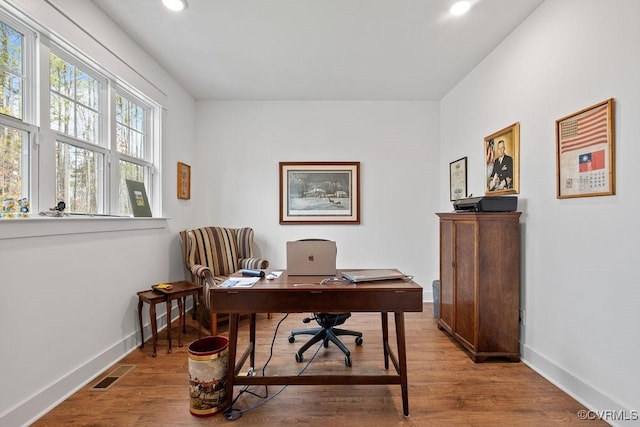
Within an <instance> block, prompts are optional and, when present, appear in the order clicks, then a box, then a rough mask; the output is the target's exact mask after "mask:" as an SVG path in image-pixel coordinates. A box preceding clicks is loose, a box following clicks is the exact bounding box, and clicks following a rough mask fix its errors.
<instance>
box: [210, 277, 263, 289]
mask: <svg viewBox="0 0 640 427" xmlns="http://www.w3.org/2000/svg"><path fill="white" fill-rule="evenodd" d="M258 280H260V278H259V277H231V278H229V279H227V280H225V281H224V282H222V283H221V284H219V285H218V287H219V288H250V287H252V286H253V285H254V284H255V283H256V282H257V281H258Z"/></svg>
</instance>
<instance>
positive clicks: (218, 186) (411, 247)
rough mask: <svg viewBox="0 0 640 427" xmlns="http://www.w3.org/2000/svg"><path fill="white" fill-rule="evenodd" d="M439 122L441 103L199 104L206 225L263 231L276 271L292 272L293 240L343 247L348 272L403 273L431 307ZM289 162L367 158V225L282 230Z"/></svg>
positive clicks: (200, 186)
mask: <svg viewBox="0 0 640 427" xmlns="http://www.w3.org/2000/svg"><path fill="white" fill-rule="evenodd" d="M438 123H439V113H438V104H437V103H435V102H340V101H337V102H325V101H318V102H314V101H310V102H298V101H290V102H287V101H284V102H246V101H241V102H213V101H202V102H198V104H197V119H196V124H197V131H196V139H197V141H198V157H199V158H202V159H207V164H205V165H202V167H201V168H200V169H199V170H198V171H197V173H196V176H197V178H196V180H195V182H194V194H196V197H198V198H202V199H203V200H205V204H204V206H203V209H201V210H199V214H198V218H197V222H198V223H199V224H200V225H222V226H251V227H253V228H254V229H255V234H256V242H257V244H258V246H259V249H260V252H261V254H262V255H263V256H264V257H265V258H267V259H269V261H270V262H271V266H272V267H273V268H285V267H286V266H285V242H286V241H287V240H296V239H301V238H327V239H333V240H336V242H337V245H338V267H339V268H373V267H395V268H399V269H400V270H402V271H403V272H405V273H407V274H412V275H414V276H415V278H416V280H417V281H418V283H421V284H423V285H425V286H424V287H425V296H426V298H427V299H429V300H430V299H431V281H432V280H433V279H435V278H437V276H438V255H437V250H438V243H437V233H438V228H437V223H436V221H435V215H434V214H433V213H434V212H435V211H436V209H437V201H438V197H439V191H440V187H439V185H438V173H439V171H438V168H437V167H433V165H434V164H435V162H436V161H437V159H438V157H439V154H438V141H439V130H438V127H439V124H438ZM281 161H359V162H360V164H361V170H360V174H361V204H362V208H361V221H362V222H361V224H360V225H313V226H312V225H280V224H279V210H278V199H279V191H278V179H279V171H278V163H279V162H281Z"/></svg>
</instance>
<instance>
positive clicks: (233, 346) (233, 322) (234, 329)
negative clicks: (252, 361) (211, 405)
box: [223, 313, 240, 410]
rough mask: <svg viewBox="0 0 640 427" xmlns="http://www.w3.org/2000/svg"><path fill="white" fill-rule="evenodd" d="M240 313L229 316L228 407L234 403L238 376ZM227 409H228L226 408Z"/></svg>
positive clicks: (226, 388)
mask: <svg viewBox="0 0 640 427" xmlns="http://www.w3.org/2000/svg"><path fill="white" fill-rule="evenodd" d="M239 319H240V315H239V314H238V313H230V314H229V348H228V353H227V355H228V365H227V384H226V387H225V390H226V400H227V402H226V403H225V405H226V406H227V407H228V406H230V405H231V402H233V381H234V379H235V376H236V352H237V350H238V320H239ZM224 409H226V408H224ZM224 409H223V410H224Z"/></svg>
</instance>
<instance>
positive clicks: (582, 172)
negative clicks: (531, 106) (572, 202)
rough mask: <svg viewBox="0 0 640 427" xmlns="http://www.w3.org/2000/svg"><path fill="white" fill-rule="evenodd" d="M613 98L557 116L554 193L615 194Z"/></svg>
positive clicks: (562, 195) (568, 195)
mask: <svg viewBox="0 0 640 427" xmlns="http://www.w3.org/2000/svg"><path fill="white" fill-rule="evenodd" d="M613 126H614V100H613V98H610V99H607V100H606V101H602V102H600V103H598V104H595V105H593V106H591V107H588V108H585V109H584V110H580V111H578V112H577V113H574V114H571V115H569V116H566V117H563V118H561V119H559V120H556V157H557V159H556V165H557V173H556V175H557V197H558V199H566V198H572V197H591V196H610V195H613V194H615V145H614V132H613V129H614V127H613Z"/></svg>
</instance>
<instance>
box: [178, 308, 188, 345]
mask: <svg viewBox="0 0 640 427" xmlns="http://www.w3.org/2000/svg"><path fill="white" fill-rule="evenodd" d="M183 299H184V298H178V313H180V314H179V316H178V322H179V323H178V347H182V331H183V329H186V328H185V326H184V325H185V320H184V304H183V301H182V300H183ZM184 332H187V331H186V330H185V331H184Z"/></svg>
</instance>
